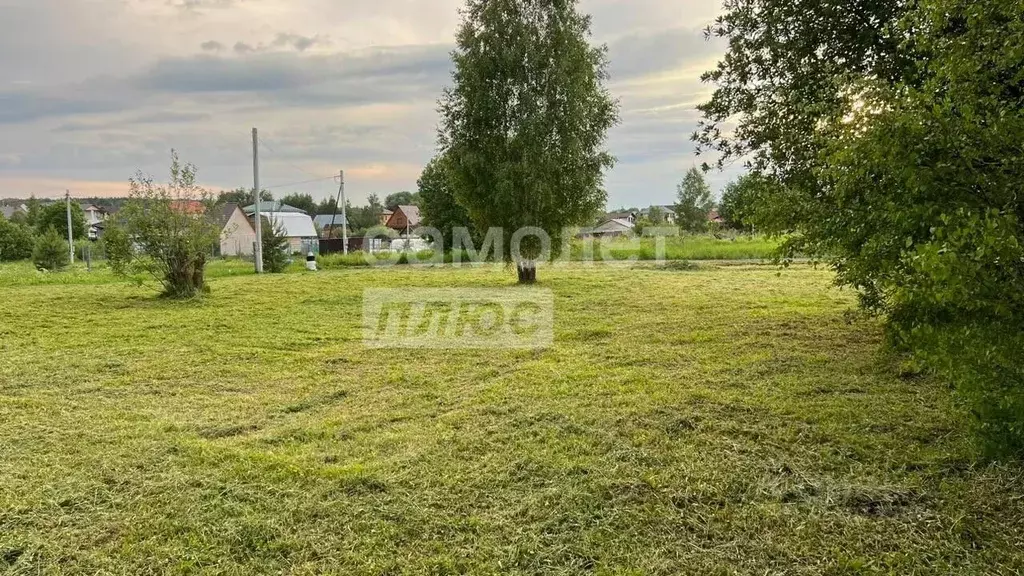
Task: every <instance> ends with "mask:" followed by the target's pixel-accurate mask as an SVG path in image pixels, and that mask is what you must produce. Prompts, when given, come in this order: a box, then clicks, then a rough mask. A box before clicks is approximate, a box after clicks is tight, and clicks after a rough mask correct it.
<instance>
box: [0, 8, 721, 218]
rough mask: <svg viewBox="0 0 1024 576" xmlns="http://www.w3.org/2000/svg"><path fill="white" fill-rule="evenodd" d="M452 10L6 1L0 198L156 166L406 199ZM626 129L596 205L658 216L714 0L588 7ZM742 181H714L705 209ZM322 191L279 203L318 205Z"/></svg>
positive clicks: (684, 140)
mask: <svg viewBox="0 0 1024 576" xmlns="http://www.w3.org/2000/svg"><path fill="white" fill-rule="evenodd" d="M461 4H462V2H461V1H460V0H0V54H2V55H3V57H2V58H0V196H7V197H10V196H27V195H29V194H30V193H35V194H36V195H38V196H41V197H54V196H59V195H63V191H64V189H65V188H70V189H71V191H72V194H73V195H74V196H89V195H122V194H124V193H126V190H127V179H128V177H129V176H131V175H132V174H133V173H134V172H135V170H137V169H142V170H143V171H145V172H148V173H151V174H153V175H154V176H157V177H158V178H159V179H161V180H163V179H165V177H166V173H167V165H168V157H169V151H170V149H171V148H176V149H177V150H178V151H179V154H180V156H181V157H182V158H183V159H185V160H188V161H191V162H193V163H195V164H196V165H197V166H198V167H199V177H200V180H201V181H202V183H203V184H204V185H206V186H207V187H209V188H211V189H214V190H217V189H221V188H235V187H237V186H251V185H252V159H251V132H250V130H251V128H252V127H253V126H256V127H258V128H259V129H260V134H261V137H262V139H263V141H264V144H265V145H264V146H263V147H262V149H261V164H262V171H261V172H262V183H263V185H264V186H265V187H272V186H277V185H280V184H288V183H292V182H299V181H303V180H310V179H313V178H317V177H322V176H328V175H331V174H334V173H336V172H337V171H338V170H339V169H341V168H344V169H345V171H346V176H347V178H346V180H347V190H348V192H349V195H350V197H351V198H352V200H353V201H354V202H355V203H357V204H358V203H360V202H362V201H363V200H364V199H365V198H366V196H367V195H368V194H370V193H377V194H380V195H381V196H382V197H383V196H384V195H386V194H388V193H390V192H394V191H398V190H403V189H406V190H413V189H415V185H416V178H417V177H418V175H419V172H420V170H421V169H422V167H423V165H424V163H425V162H426V161H427V160H429V159H430V157H431V156H432V155H433V151H434V141H435V126H436V124H437V114H436V111H435V107H436V101H437V97H438V95H439V94H440V92H441V89H442V88H443V87H444V86H445V85H446V84H447V83H448V82H449V68H450V61H449V57H448V53H449V51H450V50H451V48H452V41H453V40H452V38H453V35H454V32H455V29H456V27H457V25H458V22H459V16H458V8H459V6H460V5H461ZM581 6H582V9H583V10H585V11H587V12H589V13H590V14H592V15H593V28H594V41H595V42H597V43H607V44H608V46H609V49H610V58H611V72H612V80H611V82H610V84H609V88H610V89H611V91H612V93H613V94H614V95H615V96H616V97H617V98H619V99H620V102H621V106H622V123H621V124H620V125H619V126H618V127H617V128H615V129H614V131H613V132H612V133H611V135H610V138H609V147H610V149H611V152H612V153H613V154H614V155H615V156H617V157H618V164H617V166H616V167H615V168H614V169H613V170H612V171H610V172H609V173H608V175H607V178H606V184H607V188H608V191H609V205H610V206H611V207H616V206H620V205H638V206H641V205H648V204H651V203H658V204H661V203H670V202H672V200H673V197H674V194H675V185H676V183H678V182H679V180H681V178H682V176H683V174H684V173H685V171H686V170H687V169H689V168H690V167H691V166H693V165H694V164H695V163H697V162H698V160H697V158H696V157H695V156H694V155H693V146H692V144H691V143H690V142H689V135H690V134H691V133H692V132H693V130H694V128H695V126H696V119H697V113H696V112H695V110H694V105H695V104H696V103H698V102H700V101H702V100H703V99H705V98H706V96H707V94H708V91H709V88H708V87H707V86H704V85H702V84H701V83H700V80H699V77H700V74H701V72H703V71H705V70H707V69H709V68H711V67H713V65H714V63H715V62H716V61H717V59H718V57H719V56H720V55H721V53H722V52H723V50H724V47H723V45H722V44H718V43H708V42H706V41H705V40H704V38H703V35H702V34H701V28H703V26H705V25H706V24H708V23H709V22H710V21H711V20H712V19H713V18H714V16H715V15H716V14H717V12H718V3H717V2H716V1H713V0H582V5H581ZM735 175H736V170H733V171H731V172H728V173H726V174H712V175H711V177H710V180H711V183H712V186H713V188H714V189H715V191H716V193H717V192H718V190H719V189H720V188H721V187H722V186H723V185H724V184H725V182H727V181H728V180H729V179H730V178H732V177H734V176H735ZM334 187H335V184H334V183H333V182H331V181H324V182H315V183H308V184H301V185H296V186H285V187H280V188H274V192H275V193H277V194H278V195H280V194H282V193H285V192H292V191H301V192H309V193H312V194H313V195H314V196H315V197H317V198H321V197H323V196H325V195H327V194H331V193H334Z"/></svg>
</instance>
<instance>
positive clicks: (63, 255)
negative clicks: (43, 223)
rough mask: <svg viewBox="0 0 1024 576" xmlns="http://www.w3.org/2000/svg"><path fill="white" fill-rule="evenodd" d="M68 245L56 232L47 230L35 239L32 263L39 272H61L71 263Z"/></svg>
mask: <svg viewBox="0 0 1024 576" xmlns="http://www.w3.org/2000/svg"><path fill="white" fill-rule="evenodd" d="M68 252H69V249H68V243H67V241H65V240H64V239H63V238H61V237H60V234H58V233H57V230H55V229H53V228H49V229H48V230H47V231H46V233H45V234H43V235H42V236H40V237H39V238H37V239H36V245H35V248H34V249H33V250H32V262H33V263H34V264H35V265H36V268H39V269H40V270H51V271H56V270H61V269H63V268H66V267H67V265H68V264H69V263H70V262H71V255H70V254H69V253H68Z"/></svg>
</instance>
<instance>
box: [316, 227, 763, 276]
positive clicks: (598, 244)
mask: <svg viewBox="0 0 1024 576" xmlns="http://www.w3.org/2000/svg"><path fill="white" fill-rule="evenodd" d="M660 242H661V243H662V245H663V248H662V250H661V251H660V252H659V248H658V245H659V241H658V240H656V239H654V238H640V239H635V240H627V239H609V240H575V241H573V242H572V243H571V245H570V250H569V251H568V253H567V254H564V255H562V256H561V259H563V260H568V261H573V262H580V261H588V262H591V261H592V262H603V261H609V260H610V261H616V262H623V261H627V260H639V261H652V260H657V259H664V260H673V261H679V260H766V259H769V258H771V257H772V255H773V252H774V251H775V249H776V248H778V246H779V241H778V240H774V239H769V238H765V237H763V236H749V235H744V234H736V235H734V234H725V235H722V236H721V237H720V238H719V237H715V236H712V235H710V234H684V235H681V236H670V237H666V238H663V239H661V240H660ZM477 248H481V247H479V246H478V247H477ZM434 255H435V254H434V252H432V251H430V250H426V251H423V252H420V253H418V254H417V256H416V257H417V258H418V261H419V262H426V261H431V260H432V259H434ZM318 260H319V263H320V266H321V267H324V268H351V267H366V266H369V265H370V262H369V261H368V260H367V256H366V255H365V254H363V253H353V254H348V255H342V254H330V255H325V256H321V257H320V258H319V259H318ZM438 260H440V259H438ZM452 260H453V255H452V254H450V253H448V254H445V256H444V261H445V262H452ZM472 260H473V258H472V256H471V255H470V254H467V253H460V261H462V262H469V261H472ZM405 262H406V260H405V259H403V260H402V263H405Z"/></svg>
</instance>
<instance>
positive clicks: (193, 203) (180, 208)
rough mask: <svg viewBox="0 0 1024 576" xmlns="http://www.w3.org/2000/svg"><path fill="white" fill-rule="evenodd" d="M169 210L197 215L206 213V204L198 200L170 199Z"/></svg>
mask: <svg viewBox="0 0 1024 576" xmlns="http://www.w3.org/2000/svg"><path fill="white" fill-rule="evenodd" d="M171 210H174V211H175V212H178V213H181V214H188V215H190V216H197V215H199V214H205V213H206V204H203V203H202V202H200V201H199V200H171Z"/></svg>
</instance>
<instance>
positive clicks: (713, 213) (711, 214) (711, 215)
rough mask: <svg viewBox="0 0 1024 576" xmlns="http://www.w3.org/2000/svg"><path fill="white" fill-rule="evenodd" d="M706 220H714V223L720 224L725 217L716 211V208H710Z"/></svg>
mask: <svg viewBox="0 0 1024 576" xmlns="http://www.w3.org/2000/svg"><path fill="white" fill-rule="evenodd" d="M708 222H714V223H715V224H722V223H724V222H725V218H722V215H721V214H719V213H718V210H712V211H711V212H708Z"/></svg>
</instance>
